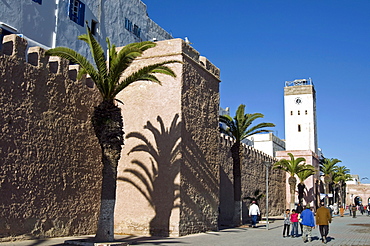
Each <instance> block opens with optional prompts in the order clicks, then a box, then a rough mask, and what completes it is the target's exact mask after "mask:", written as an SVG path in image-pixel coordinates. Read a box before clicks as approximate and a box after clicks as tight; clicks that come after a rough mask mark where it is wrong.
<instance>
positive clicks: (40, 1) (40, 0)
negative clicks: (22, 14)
mask: <svg viewBox="0 0 370 246" xmlns="http://www.w3.org/2000/svg"><path fill="white" fill-rule="evenodd" d="M32 1H34V2H35V3H38V4H42V0H32Z"/></svg>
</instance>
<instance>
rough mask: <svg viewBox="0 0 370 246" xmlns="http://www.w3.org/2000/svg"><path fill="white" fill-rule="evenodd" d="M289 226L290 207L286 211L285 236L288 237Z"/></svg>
mask: <svg viewBox="0 0 370 246" xmlns="http://www.w3.org/2000/svg"><path fill="white" fill-rule="evenodd" d="M289 227H290V209H287V210H285V213H284V229H283V237H286V236H287V237H289ZM285 235H286V236H285Z"/></svg>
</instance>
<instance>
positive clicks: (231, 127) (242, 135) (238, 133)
mask: <svg viewBox="0 0 370 246" xmlns="http://www.w3.org/2000/svg"><path fill="white" fill-rule="evenodd" d="M244 110H245V105H243V104H241V105H240V106H239V107H238V109H237V111H236V114H235V116H234V118H231V117H230V116H229V115H220V122H221V123H224V124H225V125H226V126H227V129H226V130H225V129H223V128H220V131H221V132H222V133H225V134H227V135H229V136H230V137H233V138H234V139H235V140H236V141H238V142H241V141H242V140H243V139H246V138H247V137H249V136H252V135H254V134H257V133H263V132H271V130H266V129H262V128H266V127H274V126H275V124H273V123H259V124H257V125H255V126H252V124H253V122H254V121H255V120H256V119H258V118H263V117H264V115H263V114H261V113H254V114H246V113H244Z"/></svg>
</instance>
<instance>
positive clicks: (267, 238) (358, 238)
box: [0, 214, 370, 246]
mask: <svg viewBox="0 0 370 246" xmlns="http://www.w3.org/2000/svg"><path fill="white" fill-rule="evenodd" d="M282 226H283V221H282V220H281V219H276V220H275V221H274V222H273V223H271V224H270V230H268V231H267V230H266V227H265V225H263V224H259V226H258V228H248V227H246V226H242V227H239V228H230V229H223V230H221V231H218V232H208V233H201V234H196V235H189V236H185V237H180V238H150V237H128V236H126V237H125V236H117V238H121V239H122V240H123V241H124V242H128V243H129V244H130V245H144V246H158V245H160V246H162V245H166V246H167V245H171V246H178V245H197V246H211V245H212V246H213V245H220V246H221V245H228V246H229V245H250V246H254V245H273V246H289V245H295V246H296V245H324V244H323V243H322V242H321V240H320V239H319V230H318V228H316V229H314V230H313V233H312V236H313V241H312V242H311V243H303V240H302V238H301V237H298V238H283V237H282V229H283V228H282ZM77 238H78V237H74V238H55V239H48V240H29V241H20V242H8V243H0V246H5V245H7V246H8V245H9V246H46V245H48V246H57V245H63V242H64V241H65V240H71V239H77ZM326 245H369V246H370V217H368V216H366V215H361V214H360V215H359V216H358V217H357V218H352V217H349V215H348V214H346V215H345V217H338V216H335V217H334V218H333V222H332V223H331V225H330V230H329V242H328V243H327V244H326Z"/></svg>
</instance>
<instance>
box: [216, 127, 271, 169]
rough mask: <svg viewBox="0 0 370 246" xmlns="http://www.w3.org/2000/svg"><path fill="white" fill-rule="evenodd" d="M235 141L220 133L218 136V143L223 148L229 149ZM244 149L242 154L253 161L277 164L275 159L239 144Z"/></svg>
mask: <svg viewBox="0 0 370 246" xmlns="http://www.w3.org/2000/svg"><path fill="white" fill-rule="evenodd" d="M234 142H235V140H234V139H233V138H231V137H230V136H227V135H226V134H223V133H221V134H220V143H221V145H223V146H225V147H229V148H231V146H232V145H233V144H234ZM241 145H242V146H243V148H244V153H245V154H246V155H247V156H248V157H250V158H252V159H254V160H260V161H266V162H270V163H275V162H277V159H275V158H274V157H272V156H270V155H268V154H266V153H264V152H262V151H260V150H257V149H255V148H253V147H252V146H249V145H246V144H244V143H242V144H241Z"/></svg>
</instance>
